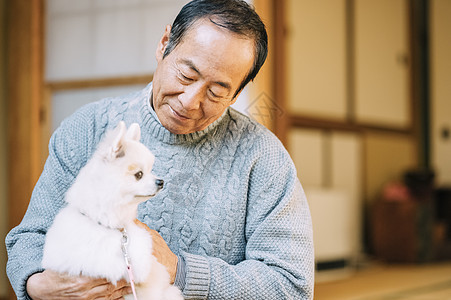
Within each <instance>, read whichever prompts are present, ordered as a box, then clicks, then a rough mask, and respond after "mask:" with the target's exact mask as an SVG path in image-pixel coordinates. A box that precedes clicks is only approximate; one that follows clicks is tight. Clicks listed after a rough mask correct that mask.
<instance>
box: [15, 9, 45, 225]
mask: <svg viewBox="0 0 451 300" xmlns="http://www.w3.org/2000/svg"><path fill="white" fill-rule="evenodd" d="M43 4H44V3H43V0H17V1H9V2H8V6H7V24H8V32H7V41H8V48H7V55H8V66H7V74H8V83H7V99H8V128H9V129H8V162H9V165H8V179H9V182H8V191H9V193H8V194H9V195H8V200H9V220H8V224H9V227H13V226H15V225H17V224H18V223H19V222H20V220H21V219H22V217H23V215H24V213H25V211H26V208H27V206H28V203H29V199H30V196H31V192H32V190H33V187H34V185H35V183H36V181H37V179H38V177H39V174H40V172H41V158H40V142H41V131H40V124H39V116H40V107H41V97H42V82H43V66H42V62H43V45H42V43H43V40H44V39H43V37H42V35H43V15H44V14H43Z"/></svg>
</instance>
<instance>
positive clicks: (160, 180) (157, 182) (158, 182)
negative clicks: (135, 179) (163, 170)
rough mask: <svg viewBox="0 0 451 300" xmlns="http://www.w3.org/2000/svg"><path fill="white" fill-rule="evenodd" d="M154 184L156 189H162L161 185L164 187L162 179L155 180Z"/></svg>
mask: <svg viewBox="0 0 451 300" xmlns="http://www.w3.org/2000/svg"><path fill="white" fill-rule="evenodd" d="M155 184H156V185H157V187H158V189H162V188H163V185H164V180H163V179H157V180H155Z"/></svg>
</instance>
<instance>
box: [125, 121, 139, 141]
mask: <svg viewBox="0 0 451 300" xmlns="http://www.w3.org/2000/svg"><path fill="white" fill-rule="evenodd" d="M125 137H126V138H127V139H131V140H134V141H137V142H139V140H140V139H141V129H140V128H139V125H138V124H137V123H133V124H132V125H130V127H129V128H128V130H127V133H126V134H125Z"/></svg>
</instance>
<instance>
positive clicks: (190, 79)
mask: <svg viewBox="0 0 451 300" xmlns="http://www.w3.org/2000/svg"><path fill="white" fill-rule="evenodd" d="M179 78H180V79H181V80H182V81H183V82H192V81H193V79H192V78H190V77H188V76H185V75H184V74H183V73H180V76H179Z"/></svg>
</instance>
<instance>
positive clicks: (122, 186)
mask: <svg viewBox="0 0 451 300" xmlns="http://www.w3.org/2000/svg"><path fill="white" fill-rule="evenodd" d="M140 137H141V131H140V128H139V125H138V124H132V125H131V126H130V127H129V129H128V130H127V129H126V126H125V123H124V122H122V121H121V122H120V123H119V125H118V126H117V127H116V129H114V130H113V131H110V132H108V133H107V134H106V136H105V138H103V139H102V141H101V142H100V144H99V146H98V148H97V150H96V151H95V152H94V155H93V157H92V158H91V159H90V160H89V161H88V163H87V164H86V165H85V166H84V167H83V168H82V169H81V170H80V173H79V174H78V176H77V178H76V179H75V182H74V183H73V185H72V186H71V187H70V188H69V190H68V191H67V194H66V197H65V200H66V202H67V206H65V207H64V208H63V209H62V210H61V211H60V212H59V213H58V214H57V216H56V217H55V220H54V222H53V224H52V226H51V227H50V228H49V230H48V232H47V235H46V240H45V245H44V253H43V260H42V267H43V268H45V269H51V270H53V271H56V272H59V273H66V274H69V275H73V276H79V275H84V276H89V277H94V278H106V279H108V280H109V281H111V282H112V283H113V284H116V283H117V282H118V281H119V280H121V279H126V280H127V281H129V282H131V284H132V288H133V289H134V288H135V284H134V283H136V289H134V294H133V295H132V294H131V295H127V296H126V299H136V298H139V299H145V300H154V299H155V300H182V299H183V297H182V294H181V292H180V290H179V289H178V288H177V287H175V286H173V285H171V284H170V283H169V274H168V272H167V270H166V268H165V267H164V266H163V265H161V264H160V263H158V262H157V259H156V258H155V257H154V256H153V255H152V238H151V236H150V234H149V233H148V232H147V230H146V229H144V228H142V227H139V226H138V225H137V224H136V223H135V218H136V211H137V207H138V204H139V203H141V202H143V201H145V200H147V199H149V198H150V197H152V196H154V195H155V194H156V193H157V192H158V191H159V190H160V189H161V188H162V187H163V180H161V179H157V178H156V177H155V176H154V175H153V174H152V173H151V171H152V167H153V163H154V159H155V158H154V156H153V154H152V153H151V152H150V151H149V149H148V148H146V147H145V146H144V145H143V144H141V143H140V142H139V140H140Z"/></svg>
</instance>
